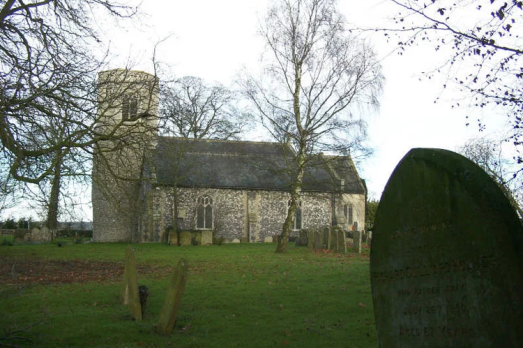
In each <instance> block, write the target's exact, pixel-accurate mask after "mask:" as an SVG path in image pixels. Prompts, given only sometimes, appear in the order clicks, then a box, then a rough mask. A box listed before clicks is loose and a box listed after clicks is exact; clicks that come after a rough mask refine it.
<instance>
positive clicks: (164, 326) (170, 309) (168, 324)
mask: <svg viewBox="0 0 523 348" xmlns="http://www.w3.org/2000/svg"><path fill="white" fill-rule="evenodd" d="M185 283H187V261H186V260H185V259H180V261H179V262H178V265H177V266H176V269H175V270H174V271H173V274H172V276H171V279H170V281H169V285H168V288H167V296H166V297H165V302H164V304H163V307H162V311H161V313H160V319H159V320H158V325H157V326H156V331H158V333H160V334H162V335H168V334H170V333H171V332H172V331H173V328H174V324H175V322H176V316H177V314H178V310H179V309H180V304H181V302H182V295H183V292H184V290H185Z"/></svg>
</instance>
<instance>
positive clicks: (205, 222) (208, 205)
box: [196, 196, 212, 230]
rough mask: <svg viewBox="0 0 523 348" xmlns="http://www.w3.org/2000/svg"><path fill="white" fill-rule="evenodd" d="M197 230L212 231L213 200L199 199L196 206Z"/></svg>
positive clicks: (203, 197)
mask: <svg viewBox="0 0 523 348" xmlns="http://www.w3.org/2000/svg"><path fill="white" fill-rule="evenodd" d="M196 228H199V229H209V230H210V229H212V198H211V197H210V196H201V197H198V201H197V206H196Z"/></svg>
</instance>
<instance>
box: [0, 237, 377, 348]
mask: <svg viewBox="0 0 523 348" xmlns="http://www.w3.org/2000/svg"><path fill="white" fill-rule="evenodd" d="M126 247H127V245H126V244H68V245H65V246H63V247H57V245H55V244H48V245H20V246H16V245H15V246H2V247H0V266H2V267H1V269H2V270H3V271H2V272H3V274H2V278H1V279H2V282H1V283H0V313H1V315H0V330H1V331H0V347H1V346H2V344H10V345H14V346H19V347H87V346H88V347H300V348H301V347H329V348H331V347H332V348H333V347H351V348H355V347H358V348H366V347H373V348H374V347H377V338H376V329H375V326H374V314H373V309H372V296H371V292H370V282H369V260H368V252H367V256H360V255H356V254H352V253H349V254H346V255H340V254H331V253H315V252H313V251H310V250H308V249H307V248H303V247H300V248H298V247H294V246H290V248H289V252H288V253H287V254H275V253H274V250H275V244H234V245H233V244H227V245H222V246H203V247H202V246H200V247H194V246H191V247H172V246H166V245H162V244H138V245H134V248H135V249H136V259H137V262H138V266H139V274H138V279H139V283H140V284H144V285H147V286H148V287H149V289H150V297H149V303H148V307H147V313H146V317H145V320H144V321H142V322H135V321H133V320H131V318H130V315H129V311H128V308H127V307H125V306H123V305H121V303H120V301H119V293H120V289H121V284H120V278H121V277H119V276H113V277H110V276H109V275H108V274H109V273H110V272H109V273H107V274H106V273H104V272H105V268H106V266H107V267H108V269H109V268H111V267H112V268H113V271H114V269H117V270H118V271H121V270H123V258H124V251H125V248H126ZM181 257H185V258H186V259H187V260H188V262H189V277H188V279H189V280H188V282H187V286H186V289H185V294H184V297H183V299H182V306H181V309H180V312H179V314H178V321H177V323H176V327H175V331H174V332H173V333H172V334H171V335H170V336H160V335H158V334H156V333H155V331H154V325H155V322H156V320H157V319H158V315H159V312H160V308H161V306H162V305H163V301H164V298H165V293H166V287H167V282H168V276H169V271H170V269H172V268H173V267H174V266H175V265H176V263H177V262H178V260H179V259H180V258H181ZM77 260H84V261H85V260H87V261H89V262H84V264H96V267H95V268H99V270H98V272H99V274H100V275H96V276H93V277H95V278H96V277H97V276H99V277H100V278H99V279H100V280H99V281H93V279H92V278H87V279H90V280H91V281H83V282H82V280H81V279H82V278H81V277H79V275H78V274H74V272H75V270H74V269H73V270H72V271H71V270H67V271H65V269H61V267H62V266H63V267H66V265H68V263H69V264H70V263H72V262H74V261H77ZM33 261H34V262H35V263H38V262H39V263H40V264H53V265H55V266H53V267H55V268H54V269H51V271H49V270H48V271H47V273H46V277H52V276H54V275H56V277H57V279H61V278H62V277H68V276H70V277H76V278H74V279H80V281H79V282H72V283H61V282H58V283H57V282H54V281H53V282H49V281H48V280H46V279H49V278H45V277H44V278H38V277H39V276H40V275H37V276H34V275H32V274H31V273H32V272H31V271H33V270H32V269H29V270H28V269H27V267H29V268H30V267H31V262H33ZM42 261H45V262H42ZM23 265H25V266H23ZM111 265H112V266H111ZM24 267H26V268H24ZM95 271H96V270H95ZM77 273H80V272H77ZM113 275H114V272H113ZM26 276H32V277H33V278H30V279H33V280H34V281H31V282H27V281H26V282H23V281H22V280H21V279H25V278H24V277H26ZM91 276H92V274H91ZM58 281H59V280H58ZM17 330H21V332H20V333H16V332H15V331H17ZM14 337H20V338H14ZM5 338H10V339H9V340H5ZM26 339H29V340H30V341H29V340H26Z"/></svg>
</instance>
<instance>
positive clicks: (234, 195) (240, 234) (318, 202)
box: [142, 188, 332, 242]
mask: <svg viewBox="0 0 523 348" xmlns="http://www.w3.org/2000/svg"><path fill="white" fill-rule="evenodd" d="M150 192H151V195H150V196H149V197H151V198H150V202H149V205H151V206H152V207H154V209H152V211H153V213H152V223H150V224H144V225H143V228H144V231H143V232H142V235H151V236H154V238H152V239H148V241H161V240H163V235H164V234H165V230H166V229H168V228H169V227H170V226H173V219H172V209H173V198H172V197H173V195H172V189H171V188H160V189H159V190H151V191H150ZM177 195H178V228H179V230H195V229H197V228H196V208H197V200H198V197H202V196H206V195H207V196H210V197H212V201H213V203H212V207H213V229H212V230H213V235H214V238H223V239H225V241H227V242H232V241H234V240H240V241H247V240H249V241H251V242H264V241H270V240H273V238H274V237H275V236H277V235H279V234H280V233H281V228H282V225H283V222H284V220H285V217H286V214H287V206H288V201H289V199H290V195H289V193H287V192H279V191H252V190H234V189H196V188H179V189H178V192H177ZM301 202H302V227H303V228H304V229H306V228H319V227H321V226H326V225H329V224H330V222H331V220H332V212H331V210H332V209H331V196H330V194H327V193H304V194H303V195H302V199H301ZM150 211H151V209H149V215H151V213H150ZM160 212H161V213H160ZM151 227H152V228H153V231H152V233H151V232H150V229H151ZM155 228H159V229H160V232H159V233H156V231H155V230H154V229H155ZM147 229H149V231H147Z"/></svg>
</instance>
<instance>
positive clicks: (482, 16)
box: [385, 0, 523, 171]
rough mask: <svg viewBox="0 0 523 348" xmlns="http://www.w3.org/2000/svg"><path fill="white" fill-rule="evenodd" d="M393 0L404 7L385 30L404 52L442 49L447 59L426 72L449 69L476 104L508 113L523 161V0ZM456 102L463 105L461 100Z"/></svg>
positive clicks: (519, 158) (512, 139) (451, 77)
mask: <svg viewBox="0 0 523 348" xmlns="http://www.w3.org/2000/svg"><path fill="white" fill-rule="evenodd" d="M390 1H391V2H392V3H394V4H396V5H398V6H399V8H401V9H400V10H399V11H398V13H397V14H396V16H395V23H396V25H395V27H394V28H389V29H387V30H386V32H385V35H387V36H389V37H391V38H393V39H394V40H397V42H398V45H399V48H400V53H401V52H403V51H404V50H406V49H407V48H408V47H409V46H412V45H417V44H421V43H424V44H426V43H429V44H430V45H432V46H433V47H434V49H435V51H436V52H442V53H441V54H444V55H445V56H444V57H446V59H444V60H443V62H444V63H443V64H442V65H441V66H436V67H435V68H434V70H433V71H431V72H428V73H426V75H427V76H428V77H429V78H430V77H431V76H432V75H433V74H436V73H441V74H444V75H446V76H448V79H447V80H448V81H449V83H452V82H454V85H455V86H458V88H459V89H461V90H462V91H463V92H464V93H465V95H466V96H469V97H470V100H471V105H472V106H474V107H477V108H486V107H493V108H498V109H499V110H500V111H501V113H503V114H506V115H507V116H508V118H509V122H510V124H511V126H512V129H513V132H512V135H511V137H510V138H509V139H508V140H509V141H510V142H512V143H513V144H514V145H515V146H516V149H517V150H518V152H519V156H516V159H517V161H518V162H519V164H523V158H522V156H521V153H520V151H521V150H520V148H521V145H522V139H521V137H522V135H523V134H522V132H521V130H522V129H523V84H522V81H523V71H522V70H521V65H522V64H521V63H522V62H521V58H522V57H523V45H522V42H521V33H522V23H523V2H521V1H517V0H509V1H501V2H500V1H495V0H476V1H451V0H432V1H422V0H390ZM443 48H450V50H449V49H443ZM443 87H447V82H445V85H444V86H443ZM455 106H461V105H460V103H459V101H457V102H455ZM478 126H479V127H480V129H483V128H484V127H485V124H484V123H483V121H482V120H478ZM520 169H521V170H523V168H521V166H520ZM521 170H520V171H521Z"/></svg>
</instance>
